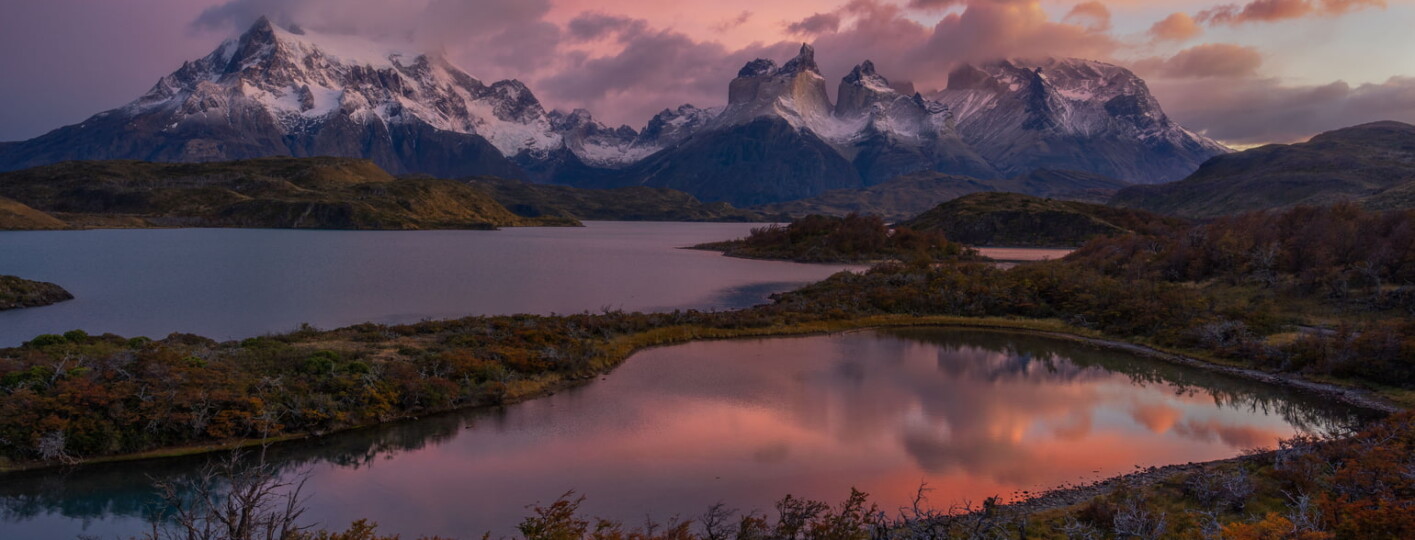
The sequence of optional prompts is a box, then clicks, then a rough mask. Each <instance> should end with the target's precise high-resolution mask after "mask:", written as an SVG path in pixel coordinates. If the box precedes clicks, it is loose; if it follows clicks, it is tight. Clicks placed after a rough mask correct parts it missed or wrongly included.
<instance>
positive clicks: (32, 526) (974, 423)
mask: <svg viewBox="0 0 1415 540" xmlns="http://www.w3.org/2000/svg"><path fill="white" fill-rule="evenodd" d="M742 294H747V293H745V292H744V293H742ZM1357 419H1358V417H1357V415H1356V414H1354V413H1353V412H1352V411H1349V410H1344V409H1339V408H1333V407H1332V406H1331V405H1330V404H1329V403H1324V402H1321V401H1317V400H1313V399H1307V398H1303V397H1301V396H1298V395H1294V394H1292V393H1290V392H1288V391H1286V390H1283V389H1278V388H1271V387H1265V386H1260V385H1257V384H1254V383H1251V382H1248V381H1243V380H1238V379H1232V378H1227V377H1222V376H1217V375H1214V374H1210V373H1204V372H1200V371H1195V370H1192V369H1186V368H1182V367H1180V366H1174V365H1169V364H1164V363H1158V362H1154V361H1149V360H1145V359H1140V358H1136V357H1133V356H1129V355H1125V354H1120V353H1115V352H1109V351H1103V350H1097V349H1094V348H1091V347H1088V346H1085V345H1082V344H1077V343H1071V342H1066V341H1057V340H1052V339H1046V338H1041V337H1033V336H1026V335H1017V334H1007V333H996V332H983V331H954V330H927V329H913V330H898V331H879V332H855V333H847V334H839V335H829V336H816V337H804V338H780V339H759V340H732V341H716V342H700V343H691V344H686V345H680V346H673V347H664V348H657V349H651V350H647V351H644V352H641V353H639V354H637V355H635V356H634V357H633V358H632V359H631V360H630V361H629V362H628V363H626V364H625V365H624V366H623V367H621V368H620V369H619V370H617V371H616V372H615V373H613V374H612V375H610V376H609V377H607V378H606V379H605V380H601V381H596V382H594V383H593V384H590V385H588V386H586V387H582V388H578V389H574V390H570V391H565V392H561V393H559V394H557V395H555V396H551V397H548V398H545V399H539V400H534V401H531V402H527V403H522V404H519V405H515V406H512V407H509V408H506V409H503V410H499V411H494V412H481V413H464V414H455V415H444V416H438V417H434V418H429V419H424V420H420V421H416V422H410V423H404V424H398V425H393V426H387V427H384V428H379V429H370V430H362V431H358V432H351V433H346V434H340V435H336V436H332V437H327V438H324V439H319V440H315V441H310V442H305V443H297V444H292V445H285V446H280V447H277V448H276V449H275V452H274V455H275V457H276V459H277V460H278V461H279V463H280V464H281V466H283V467H286V468H288V469H289V470H295V469H297V468H301V467H310V468H311V470H312V477H311V479H310V482H309V484H308V488H307V489H308V491H309V492H310V493H311V494H312V498H311V499H310V512H309V514H308V515H309V516H310V517H311V518H312V519H315V520H317V521H319V522H321V523H324V524H328V525H330V526H341V525H342V524H345V523H347V522H349V521H351V520H353V519H356V518H370V519H372V520H373V521H377V522H378V523H380V524H381V526H382V527H381V530H387V531H389V532H398V533H405V534H411V533H417V534H440V535H449V536H463V537H465V536H471V535H477V534H480V533H481V532H483V531H486V530H490V531H492V532H493V534H496V535H503V534H509V533H510V532H512V531H513V529H512V528H513V527H514V525H515V524H516V523H517V522H519V520H520V519H521V518H522V517H524V516H525V515H526V513H527V510H526V509H525V505H527V504H531V503H534V502H537V501H541V502H548V501H550V500H551V499H553V498H555V497H556V496H558V495H560V494H561V493H564V492H565V491H567V490H570V489H574V490H577V492H579V493H581V494H583V495H586V496H587V497H588V500H587V501H586V503H585V507H584V508H585V510H587V511H588V512H589V513H591V514H595V515H600V516H603V517H606V518H610V519H616V520H624V521H627V522H636V521H637V520H640V519H642V518H643V517H644V514H645V513H646V512H649V513H652V514H653V515H654V516H656V517H659V518H662V519H666V518H668V517H671V516H673V515H680V516H685V517H687V516H693V515H696V514H698V513H700V512H701V511H703V510H704V509H706V508H707V507H708V506H710V505H712V504H714V503H716V502H718V501H727V502H729V503H730V504H732V505H734V506H739V507H743V508H759V509H767V508H770V507H771V503H772V502H773V501H774V500H775V499H776V498H778V497H780V496H781V495H783V494H786V493H793V494H796V495H799V496H807V497H812V498H819V499H825V500H831V501H835V500H839V499H841V498H842V497H844V496H845V495H846V494H848V492H849V491H848V490H849V488H850V487H852V486H853V487H858V488H860V489H863V490H865V491H867V492H870V493H872V494H873V495H874V498H875V500H876V501H877V502H879V503H880V505H881V507H882V508H892V507H894V506H896V505H899V504H903V503H904V502H906V501H907V499H908V497H909V496H911V495H912V494H913V493H914V491H915V489H916V488H917V487H918V486H919V483H920V482H922V481H926V482H928V483H929V486H930V487H931V488H933V489H934V490H935V491H934V495H933V500H934V502H935V503H936V504H937V505H939V506H942V507H946V506H948V505H949V504H951V503H954V502H959V501H963V500H972V501H979V500H982V499H983V498H985V497H988V496H992V495H1004V496H1006V495H1008V494H1011V493H1014V492H1016V491H1019V490H1023V489H1038V488H1045V487H1049V486H1055V485H1060V484H1063V483H1067V482H1072V481H1075V480H1077V479H1079V478H1081V477H1083V476H1084V477H1094V476H1095V475H1096V474H1097V473H1095V472H1093V471H1100V473H1099V474H1104V475H1110V474H1117V473H1122V472H1128V471H1130V470H1132V468H1133V467H1134V466H1136V465H1140V466H1148V465H1162V464H1168V463H1180V462H1187V461H1199V460H1209V459H1218V458H1225V457H1229V456H1233V455H1236V454H1237V453H1239V452H1240V451H1242V450H1244V449H1247V448H1251V447H1255V446H1271V445H1272V444H1274V443H1275V441H1276V440H1277V439H1278V438H1280V437H1284V436H1289V435H1292V434H1295V433H1298V432H1309V431H1311V432H1323V431H1335V430H1340V429H1342V428H1343V427H1345V426H1348V425H1349V424H1351V423H1353V422H1355V421H1357ZM201 463H202V461H201V460H183V461H164V462H154V463H145V464H144V463H139V464H127V465H122V466H107V467H96V468H92V469H81V470H77V471H72V472H71V473H69V474H63V475H55V474H41V475H30V476H26V477H14V478H13V479H7V480H10V481H7V482H5V483H4V484H3V485H0V511H3V515H2V517H0V536H7V534H6V532H7V531H18V530H26V531H33V530H45V531H51V530H52V531H61V532H64V533H73V532H75V531H77V530H79V527H80V525H79V523H80V522H81V521H82V520H89V521H90V522H91V523H92V525H91V527H90V528H89V529H88V531H89V532H90V533H98V534H102V535H105V536H112V534H113V533H129V534H131V533H133V532H136V531H134V530H132V526H133V524H135V523H136V524H140V523H141V520H142V518H143V516H144V515H145V514H144V512H145V511H147V510H148V509H149V508H150V505H151V504H152V503H153V502H154V499H153V498H152V497H151V496H150V495H149V493H150V492H149V491H147V490H146V488H145V486H147V485H150V484H151V482H152V480H151V479H152V478H156V479H173V478H181V477H183V476H184V475H190V474H192V473H193V471H195V470H196V469H198V468H199V467H200V464H201ZM41 527H43V528H42V529H41ZM22 528H23V529H22ZM72 536H73V534H67V537H72Z"/></svg>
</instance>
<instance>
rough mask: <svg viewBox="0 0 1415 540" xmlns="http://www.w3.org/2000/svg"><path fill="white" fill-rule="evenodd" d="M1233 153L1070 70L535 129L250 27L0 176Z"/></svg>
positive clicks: (708, 169) (694, 171)
mask: <svg viewBox="0 0 1415 540" xmlns="http://www.w3.org/2000/svg"><path fill="white" fill-rule="evenodd" d="M1225 152H1227V149H1226V148H1224V147H1223V146H1222V145H1220V144H1218V143H1216V142H1214V141H1212V140H1209V139H1207V138H1205V137H1203V136H1201V135H1197V134H1195V133H1193V132H1190V131H1188V130H1186V129H1184V128H1183V127H1181V126H1179V125H1178V124H1176V123H1174V122H1173V121H1172V120H1170V119H1169V118H1168V117H1167V116H1166V115H1165V114H1164V112H1163V110H1162V109H1161V107H1160V105H1159V103H1158V102H1157V101H1156V100H1155V99H1154V97H1153V96H1152V95H1150V93H1149V90H1148V88H1147V87H1146V85H1145V83H1144V81H1143V80H1141V79H1140V78H1139V77H1137V76H1135V75H1134V74H1133V73H1131V72H1130V71H1128V70H1126V69H1124V68H1121V67H1118V66H1113V65H1109V64H1104V63H1100V62H1093V61H1086V60H1077V59H1043V60H1039V61H1021V60H1009V61H998V62H992V63H986V64H981V65H976V66H975V65H964V66H961V67H959V68H957V69H956V70H954V71H953V72H952V73H951V74H950V76H949V84H948V87H947V88H946V89H944V90H940V91H937V92H930V93H927V94H925V93H920V92H915V91H913V89H912V88H910V87H909V85H907V84H898V83H893V82H891V81H890V80H889V79H887V78H885V77H884V76H883V75H881V74H879V73H878V72H877V71H876V69H875V66H874V65H873V64H872V63H871V62H869V61H865V62H862V63H861V64H860V65H858V66H856V67H855V69H854V70H852V71H851V72H850V73H849V74H848V75H846V76H845V77H844V78H843V79H842V80H841V81H840V84H839V86H838V88H837V91H836V94H835V100H834V101H832V100H831V98H830V95H829V93H828V92H827V84H826V79H825V77H824V76H822V74H821V72H820V69H819V66H818V65H817V64H816V61H815V53H814V50H813V49H812V48H811V47H810V46H808V45H803V46H802V47H801V50H800V53H799V54H798V55H797V56H796V57H794V58H792V59H790V60H788V61H786V62H785V63H783V64H781V65H777V64H776V63H775V62H774V61H772V60H769V59H758V60H754V61H752V62H749V63H747V64H746V65H745V66H744V67H743V68H742V69H741V70H740V71H739V72H738V75H737V77H736V78H735V79H733V80H732V81H731V82H730V83H729V84H728V99H727V105H726V106H725V107H714V108H700V107H695V106H693V105H682V106H679V107H676V108H670V109H665V110H664V111H662V112H661V113H659V114H658V115H656V116H654V118H652V119H650V120H649V121H648V122H647V123H646V124H645V126H644V127H643V128H641V129H634V128H631V127H628V126H620V127H610V126H607V125H605V124H603V123H601V122H599V121H597V120H595V119H594V117H593V115H592V114H591V113H590V112H589V111H585V110H582V109H581V110H574V111H571V112H568V113H567V112H561V111H547V110H546V109H545V107H544V106H543V105H542V104H541V102H540V101H539V100H538V99H537V98H536V97H535V95H534V94H533V93H532V91H531V89H530V88H528V87H527V86H526V85H525V84H522V83H521V82H519V81H515V80H503V81H496V82H492V83H490V84H488V83H485V82H483V81H481V80H478V79H476V78H474V77H472V76H471V75H469V74H467V73H466V72H464V71H462V70H461V69H459V68H457V67H456V66H454V65H452V63H450V62H449V61H448V60H447V59H446V58H444V57H443V56H441V55H439V54H424V53H418V52H413V51H399V50H391V49H389V48H387V47H385V46H382V45H380V44H375V43H373V42H370V41H366V40H363V39H361V38H356V37H351V36H345V35H326V34H319V33H316V32H311V31H306V30H304V29H301V28H298V27H288V28H284V27H279V26H277V25H274V24H272V23H271V22H270V21H269V20H267V19H264V18H262V19H260V20H259V21H257V22H256V23H255V24H254V25H253V26H252V27H251V28H250V29H249V30H247V31H246V32H245V33H243V34H242V35H240V36H239V37H237V38H234V39H231V40H228V41H226V42H224V43H222V44H221V45H220V46H219V47H218V48H217V49H216V50H215V51H213V52H211V53H210V54H208V55H207V56H205V57H202V58H200V59H197V60H194V61H191V62H187V63H185V64H183V66H182V67H181V68H179V69H178V70H176V71H175V72H173V73H171V74H170V75H167V76H165V77H163V78H162V79H161V80H159V81H158V83H157V84H156V85H154V86H153V88H152V89H151V90H149V91H148V92H147V93H146V94H144V95H143V96H141V97H139V98H138V99H136V100H135V101H133V102H131V103H129V104H127V105H125V106H123V107H119V108H117V109H113V110H110V111H106V112H102V113H99V114H96V115H94V116H92V117H90V118H89V119H87V120H85V121H83V122H81V123H79V124H75V125H71V126H65V127H62V128H59V129H56V130H54V131H51V132H49V133H47V134H44V135H42V136H39V137H36V138H34V139H30V140H27V141H20V142H12V143H0V170H14V169H20V168H26V167H32V166H38V165H44V164H50V163H56V162H60V161H69V160H104V159H136V160H145V161H178V162H188V161H224V160H234V159H247V158H256V157H263V156H296V157H302V156H343V157H361V158H366V159H370V160H372V161H374V162H375V163H377V164H378V165H380V166H381V167H383V168H384V169H387V170H388V171H389V172H391V173H394V174H405V173H424V174H430V175H435V176H439V177H447V178H456V177H466V176H474V175H489V176H498V177H505V178H516V179H524V180H531V181H535V182H542V183H558V184H566V185H572V186H580V187H622V186H633V185H643V186H649V187H663V188H674V189H678V190H681V191H685V192H687V193H689V194H691V195H693V196H695V197H697V198H698V199H700V200H702V201H704V202H717V201H726V202H730V203H732V204H735V205H737V206H748V205H754V204H764V203H772V202H779V201H787V200H795V199H802V198H807V197H811V196H815V195H819V194H821V193H823V192H825V191H828V190H832V189H859V188H865V187H869V186H873V185H877V184H880V183H883V182H885V181H887V180H889V179H891V178H894V177H897V176H900V175H903V174H909V173H917V172H920V171H935V172H939V173H946V174H954V175H962V176H968V177H973V178H978V179H983V180H988V179H1000V178H1008V177H1014V176H1018V175H1025V174H1028V173H1030V172H1032V171H1033V170H1035V169H1039V168H1047V169H1061V170H1074V171H1081V172H1085V173H1090V174H1097V175H1103V176H1107V177H1112V178H1116V179H1119V180H1124V181H1127V182H1131V183H1155V182H1163V181H1170V180H1177V179H1179V178H1182V177H1184V176H1185V175H1187V174H1188V173H1189V172H1192V171H1193V170H1194V169H1196V168H1197V167H1198V166H1199V164H1201V163H1203V162H1204V161H1205V160H1207V159H1208V158H1210V157H1212V156H1215V155H1219V154H1223V153H1225Z"/></svg>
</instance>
